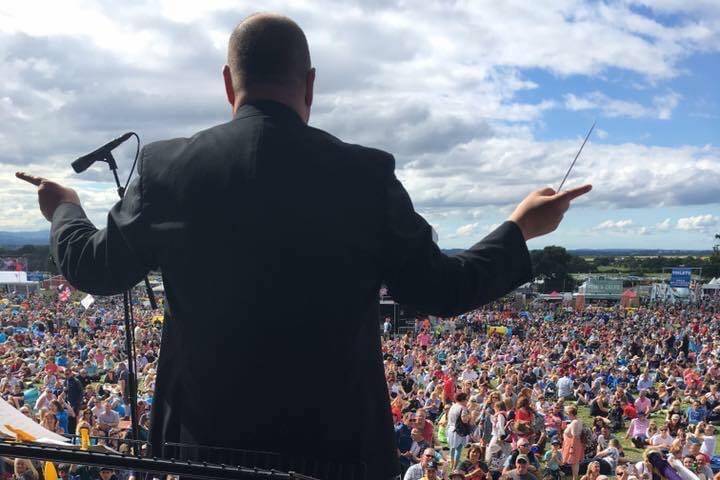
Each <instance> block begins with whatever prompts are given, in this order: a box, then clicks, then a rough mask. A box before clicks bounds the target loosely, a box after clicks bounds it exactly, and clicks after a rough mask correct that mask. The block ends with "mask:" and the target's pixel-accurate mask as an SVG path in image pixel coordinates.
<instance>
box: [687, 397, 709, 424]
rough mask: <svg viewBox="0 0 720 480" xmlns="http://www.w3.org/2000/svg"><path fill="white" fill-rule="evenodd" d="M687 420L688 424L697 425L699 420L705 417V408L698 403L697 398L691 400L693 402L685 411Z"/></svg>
mask: <svg viewBox="0 0 720 480" xmlns="http://www.w3.org/2000/svg"><path fill="white" fill-rule="evenodd" d="M685 416H686V417H687V422H688V424H689V425H697V424H698V423H700V422H704V421H705V418H706V417H707V409H706V408H705V406H704V405H702V404H701V403H700V401H699V400H693V403H692V405H691V406H690V407H688V409H687V412H686V413H685Z"/></svg>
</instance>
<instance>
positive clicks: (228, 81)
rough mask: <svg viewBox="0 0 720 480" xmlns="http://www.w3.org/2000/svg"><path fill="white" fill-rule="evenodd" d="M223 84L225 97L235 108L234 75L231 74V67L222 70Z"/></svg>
mask: <svg viewBox="0 0 720 480" xmlns="http://www.w3.org/2000/svg"><path fill="white" fill-rule="evenodd" d="M222 75H223V82H224V83H225V95H226V96H227V100H228V103H230V105H231V106H232V107H233V110H234V108H235V89H234V88H233V81H232V75H231V74H230V66H229V65H225V66H223V69H222Z"/></svg>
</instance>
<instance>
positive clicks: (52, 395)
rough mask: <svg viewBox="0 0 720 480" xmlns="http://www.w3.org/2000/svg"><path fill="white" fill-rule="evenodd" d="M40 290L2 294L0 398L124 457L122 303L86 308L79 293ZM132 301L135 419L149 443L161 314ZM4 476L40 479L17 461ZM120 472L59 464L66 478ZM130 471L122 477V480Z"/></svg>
mask: <svg viewBox="0 0 720 480" xmlns="http://www.w3.org/2000/svg"><path fill="white" fill-rule="evenodd" d="M65 291H66V290H61V291H59V292H55V291H54V290H45V291H40V292H37V293H31V294H30V295H22V294H0V395H2V397H3V399H4V400H6V401H7V402H8V403H9V404H10V405H12V406H13V407H15V408H16V409H18V410H19V411H20V412H22V413H23V414H25V415H26V416H27V417H29V418H31V419H33V420H34V421H36V422H37V423H39V424H40V425H42V426H43V427H45V428H46V429H48V430H50V431H51V432H54V433H56V434H60V435H63V436H66V437H69V438H70V440H71V441H73V442H75V443H79V442H80V440H79V438H80V430H81V429H82V428H86V429H87V431H88V432H89V435H90V438H91V443H92V444H100V445H107V446H108V447H110V448H113V449H116V450H119V451H121V452H127V451H128V450H129V448H130V442H129V441H126V437H128V432H129V431H130V421H129V417H130V407H129V403H130V402H129V397H128V395H129V383H128V365H127V357H126V354H125V327H124V322H123V318H124V316H123V314H124V311H123V303H122V297H106V298H97V299H95V301H94V303H93V304H92V305H90V306H89V307H88V308H85V307H84V306H83V305H81V303H80V302H79V301H78V300H79V297H78V295H79V293H78V294H75V295H74V296H67V295H65V294H64V293H65ZM147 305H148V303H147V300H146V299H141V298H138V299H137V300H136V301H135V302H134V306H133V312H134V317H135V330H134V334H135V345H136V347H135V348H136V353H137V357H136V367H137V374H138V402H137V418H138V423H139V427H140V431H139V435H140V439H141V440H147V437H148V432H149V426H150V406H151V404H152V399H153V391H154V386H155V373H156V365H157V363H156V360H157V358H158V355H159V351H160V332H161V328H160V326H161V320H162V316H160V317H158V312H157V311H153V310H150V309H149V308H148V307H147ZM0 468H3V472H8V473H10V474H12V475H14V476H15V477H16V478H20V477H22V478H23V479H24V480H38V476H40V477H42V470H41V469H38V468H36V467H35V466H33V464H32V462H28V461H25V460H22V459H16V460H15V461H14V465H13V466H12V467H11V468H8V465H7V462H0ZM108 472H110V474H111V475H110V477H111V476H113V475H115V477H116V478H117V479H118V480H123V475H122V473H123V472H112V471H110V470H107V469H105V470H99V469H85V468H82V467H81V468H80V469H79V470H78V468H77V467H75V468H73V466H71V465H60V466H59V472H58V473H59V474H60V476H61V477H63V478H65V479H70V480H72V479H73V478H74V477H77V478H78V479H82V480H90V479H92V478H97V479H101V480H109V478H110V477H108V478H104V476H108ZM128 475H129V472H125V477H127V476H128Z"/></svg>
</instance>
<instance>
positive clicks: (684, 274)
mask: <svg viewBox="0 0 720 480" xmlns="http://www.w3.org/2000/svg"><path fill="white" fill-rule="evenodd" d="M691 275H692V269H690V268H673V269H672V273H671V275H670V286H671V287H673V288H688V287H690V276H691Z"/></svg>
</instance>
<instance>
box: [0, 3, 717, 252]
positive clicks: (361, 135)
mask: <svg viewBox="0 0 720 480" xmlns="http://www.w3.org/2000/svg"><path fill="white" fill-rule="evenodd" d="M257 8H258V4H257V3H255V2H242V1H225V0H204V1H203V2H197V1H192V2H189V1H188V2H184V1H178V0H151V1H134V0H127V1H125V2H120V3H118V2H112V1H109V0H96V1H75V0H64V1H63V2H56V1H47V2H37V1H32V0H27V1H23V2H18V1H13V2H2V3H0V230H8V231H22V230H39V229H46V228H48V224H47V222H46V221H45V220H44V219H43V218H42V216H41V215H40V213H39V211H38V209H37V197H36V194H35V192H34V190H33V188H32V187H31V186H30V185H28V184H24V183H21V182H20V181H18V180H16V179H15V178H14V177H13V174H14V172H15V171H17V170H24V171H28V172H30V173H33V174H36V175H41V176H45V177H47V178H51V179H53V180H56V181H58V182H61V183H63V184H66V185H68V186H72V187H73V188H76V189H77V190H78V192H79V194H80V198H81V200H82V202H83V205H84V206H85V208H86V211H87V212H88V214H89V215H90V217H91V219H92V220H93V221H94V222H95V224H96V225H98V226H102V225H104V223H105V217H106V213H107V211H108V209H109V208H110V207H111V206H112V205H113V204H114V203H115V201H116V198H115V195H116V193H115V191H114V189H113V184H112V183H109V181H111V180H112V177H111V176H110V173H109V172H108V171H107V166H106V165H96V166H95V167H92V168H91V169H90V170H88V171H87V172H85V173H83V174H82V175H77V174H74V173H73V172H72V170H71V168H70V162H71V161H72V160H74V159H75V158H77V157H78V156H80V155H83V154H84V153H87V152H89V151H91V150H93V149H95V148H96V147H97V146H99V145H101V144H103V143H105V142H107V141H109V140H110V139H112V138H115V137H117V136H119V135H120V134H122V133H124V132H126V131H130V130H133V131H136V132H138V134H139V135H140V136H141V138H142V141H143V143H149V142H152V141H156V140H161V139H166V138H172V137H188V136H191V135H193V134H194V133H195V132H197V131H199V130H202V129H205V128H208V127H210V126H212V125H216V124H219V123H223V122H226V121H228V120H229V119H230V118H231V111H230V106H229V105H228V104H227V100H226V99H225V95H224V90H223V84H222V77H221V73H220V72H221V69H222V66H223V64H224V63H225V59H226V52H227V50H226V49H227V40H228V37H229V34H230V32H231V30H232V29H233V27H234V26H235V25H236V24H237V23H238V22H240V21H241V20H242V19H243V18H244V17H246V16H247V15H249V14H251V13H254V12H256V11H257V10H256V9H257ZM262 8H263V10H264V11H273V12H277V13H281V14H285V15H288V16H289V17H291V18H293V19H294V20H296V21H297V22H298V24H299V25H300V26H301V27H302V28H303V29H304V31H305V33H306V36H307V38H308V42H309V44H310V50H311V56H312V62H313V66H314V67H315V68H316V69H317V80H316V84H315V101H314V104H313V110H312V114H311V118H310V124H311V125H313V126H315V127H318V128H321V129H324V130H327V131H328V132H330V133H332V134H333V135H335V136H338V137H339V138H341V139H343V140H344V141H347V142H350V143H360V144H364V145H367V146H372V147H375V148H381V149H383V150H386V151H388V152H390V153H392V154H393V155H394V156H395V159H396V164H397V167H396V174H397V176H398V178H400V179H401V181H402V182H403V184H404V185H405V187H406V188H407V190H408V191H409V193H410V196H411V198H412V200H413V203H414V205H415V208H416V210H417V211H418V212H419V213H420V214H421V215H423V216H424V217H425V219H426V220H427V221H428V222H429V223H430V224H431V225H433V226H434V228H435V229H436V231H437V233H438V237H439V244H440V246H441V247H443V248H464V247H469V246H471V245H472V244H474V243H475V242H477V241H478V240H480V239H481V238H482V237H483V236H485V235H486V234H487V233H489V232H490V231H491V230H492V229H493V228H495V227H496V226H497V225H499V224H500V223H502V222H503V221H504V220H505V219H506V218H507V217H508V216H509V215H510V213H511V212H512V210H513V209H514V207H515V205H516V204H517V203H519V202H520V201H521V200H522V199H523V198H524V197H525V195H527V194H528V193H529V192H531V191H533V190H536V189H539V188H542V187H545V186H550V187H553V188H557V187H558V185H559V183H560V180H561V179H562V177H563V175H564V174H565V171H566V169H567V168H568V166H569V165H570V163H571V161H572V159H573V157H574V155H575V153H576V152H577V150H578V148H579V147H580V144H581V143H582V139H583V137H584V136H585V134H586V132H587V131H588V129H589V128H590V125H592V123H593V121H597V127H596V129H595V131H594V132H593V135H592V136H591V138H590V140H589V141H588V143H587V145H586V146H585V149H584V150H583V152H582V155H581V156H580V158H579V160H578V162H577V165H576V166H575V169H574V170H573V172H572V173H571V175H570V177H569V180H568V183H567V186H568V187H572V186H577V185H581V184H584V183H592V184H593V186H594V189H593V191H592V192H591V193H589V194H588V195H586V196H585V197H583V198H582V199H579V200H577V201H576V202H575V203H574V204H573V206H572V207H571V209H570V210H569V211H568V212H567V213H566V214H565V218H564V220H563V223H562V224H561V225H560V227H559V228H558V229H557V231H556V232H554V233H552V234H550V235H547V236H544V237H541V238H537V239H534V240H531V241H530V242H529V246H530V248H542V247H543V246H545V245H562V246H565V247H567V248H653V249H654V248H661V249H709V248H710V247H711V246H712V244H713V241H714V240H713V236H714V234H715V233H717V232H720V210H719V209H718V206H719V205H720V189H719V188H718V187H719V186H720V87H718V78H720V1H717V0H695V1H693V0H637V1H635V0H619V1H605V2H587V1H583V0H556V1H540V0H538V1H533V2H528V1H526V0H507V1H503V2H497V1H481V0H468V1H451V0H423V1H414V2H410V1H392V0H383V1H378V0H367V1H350V0H346V1H340V0H317V1H310V2H304V1H300V0H286V1H278V0H270V1H267V2H263V4H262ZM115 152H116V158H117V159H118V163H119V164H120V169H121V175H123V176H124V175H127V172H128V170H129V166H130V163H131V159H132V157H133V155H134V153H135V145H134V144H133V143H132V141H130V142H127V143H126V144H125V145H123V146H121V147H119V148H118V149H117V150H116V151H115ZM103 167H104V168H103ZM218 208H224V207H222V206H219V207H218Z"/></svg>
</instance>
